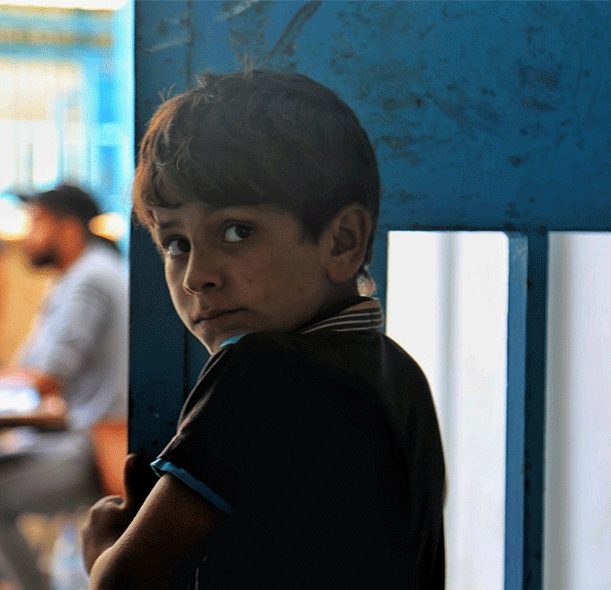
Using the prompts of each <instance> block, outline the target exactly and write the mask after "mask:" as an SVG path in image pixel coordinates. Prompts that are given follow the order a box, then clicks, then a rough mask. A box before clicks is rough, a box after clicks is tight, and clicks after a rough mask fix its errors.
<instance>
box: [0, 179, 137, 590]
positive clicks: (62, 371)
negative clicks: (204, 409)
mask: <svg viewBox="0 0 611 590" xmlns="http://www.w3.org/2000/svg"><path fill="white" fill-rule="evenodd" d="M22 198H23V199H24V200H25V201H26V203H27V207H28V209H29V213H30V217H31V222H32V223H31V229H30V232H29V235H28V236H27V238H26V239H25V242H24V249H25V252H26V254H27V257H28V258H29V260H30V262H31V264H32V265H33V266H34V267H52V268H54V269H56V270H57V271H58V273H59V277H58V279H57V281H56V283H55V284H54V285H53V287H52V289H51V291H50V293H49V295H48V297H47V299H46V301H45V303H44V305H43V306H42V309H41V311H40V313H39V315H38V317H37V319H36V322H35V325H34V328H33V330H32V332H31V333H30V335H29V337H28V339H27V341H26V342H25V344H24V345H23V347H22V348H21V350H20V351H19V354H18V355H17V364H16V365H15V366H14V367H10V368H8V369H4V370H2V371H0V381H1V382H4V383H5V384H7V383H8V384H10V383H13V384H21V385H24V386H34V387H35V388H36V389H37V390H38V392H39V393H40V395H41V398H42V400H43V401H42V405H41V406H42V407H43V408H44V411H43V412H39V414H42V415H45V416H46V417H47V418H50V420H47V421H46V423H45V421H44V420H43V425H46V426H52V427H53V428H55V429H57V427H58V425H59V424H61V423H62V422H63V423H64V424H63V426H64V428H63V429H62V430H55V431H46V432H41V431H38V430H36V431H35V430H33V429H31V428H30V429H24V428H13V429H11V430H10V431H9V432H8V433H7V431H5V433H4V434H5V436H8V439H10V445H12V446H11V450H9V451H7V450H6V448H5V450H4V453H3V450H2V441H1V439H0V490H1V493H0V553H1V555H0V563H2V561H3V560H2V557H3V558H4V561H5V562H8V565H9V568H10V569H12V570H13V572H12V573H13V575H15V576H16V577H17V578H18V579H19V581H20V582H21V584H22V585H23V586H24V587H25V588H30V587H31V588H36V589H37V590H40V589H41V588H44V587H45V581H44V578H43V577H41V575H40V574H39V573H38V572H37V571H36V566H35V561H33V559H35V556H33V554H32V553H31V551H30V550H29V546H28V545H27V543H26V542H25V540H24V539H23V538H22V537H21V535H20V533H19V531H18V529H17V527H16V526H15V519H16V517H17V516H18V515H19V514H20V513H23V512H55V511H61V510H68V509H70V508H72V507H77V506H79V505H81V504H82V503H83V502H87V501H89V500H90V499H91V498H92V497H94V496H96V495H97V494H98V493H99V492H98V488H97V480H96V477H95V464H94V459H93V452H92V448H91V443H90V437H89V429H90V427H91V426H93V425H94V424H96V423H97V422H98V421H100V420H101V419H102V418H105V417H111V416H113V417H118V416H125V415H126V413H127V399H126V398H127V370H128V358H127V357H128V340H127V337H128V336H127V335H128V283H127V273H126V269H125V265H124V264H123V262H122V259H121V257H120V254H119V251H118V249H117V248H116V246H114V244H113V243H111V242H108V241H107V240H103V239H101V238H98V237H96V236H94V235H92V234H91V232H90V230H89V222H90V221H91V219H92V218H94V217H95V216H97V215H98V214H99V213H100V210H99V208H98V205H97V204H96V202H95V201H94V200H93V198H92V197H91V196H90V195H89V194H88V193H86V192H84V191H83V190H81V189H80V188H78V187H76V186H71V185H67V184H63V185H60V186H58V187H56V188H55V189H53V190H50V191H46V192H43V193H39V194H36V195H33V196H31V197H22ZM24 296H27V294H24ZM38 418H40V416H39V417H38ZM32 423H33V424H35V423H36V421H33V422H32ZM0 567H1V566H0ZM1 573H2V572H1V571H0V574H1ZM1 578H2V576H1V575H0V579H1Z"/></svg>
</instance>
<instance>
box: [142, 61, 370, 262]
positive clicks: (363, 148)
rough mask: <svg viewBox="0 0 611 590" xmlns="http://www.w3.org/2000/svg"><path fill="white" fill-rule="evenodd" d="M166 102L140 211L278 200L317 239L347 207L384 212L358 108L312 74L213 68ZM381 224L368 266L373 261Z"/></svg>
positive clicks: (148, 155) (145, 170)
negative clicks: (220, 71) (188, 203)
mask: <svg viewBox="0 0 611 590" xmlns="http://www.w3.org/2000/svg"><path fill="white" fill-rule="evenodd" d="M198 82H199V85H198V86H197V87H196V88H194V89H192V90H188V91H187V92H184V93H182V94H179V95H178V96H175V97H173V98H171V99H169V100H168V101H166V102H165V103H163V104H162V105H161V106H160V107H159V109H158V110H157V112H156V113H155V115H154V116H153V118H152V120H151V122H150V124H149V127H148V130H147V132H146V133H145V135H144V137H143V139H142V142H141V144H140V155H139V161H138V166H137V168H136V176H135V181H134V191H133V193H134V211H135V213H136V215H137V217H138V219H139V220H140V221H141V222H142V223H144V224H145V225H147V226H148V227H151V226H153V225H154V219H153V217H152V215H151V211H150V206H161V207H172V206H174V205H175V204H176V203H177V202H179V201H184V200H196V201H201V202H203V203H205V204H206V205H209V206H211V207H227V206H236V205H263V204H268V205H276V206H278V207H279V208H280V209H283V210H286V211H288V212H289V213H292V214H293V215H294V216H295V217H296V218H297V219H299V220H300V221H301V223H302V224H303V227H304V228H305V230H306V232H307V234H308V235H309V236H310V237H311V238H312V239H314V240H317V239H318V238H319V237H320V235H321V233H322V231H323V230H324V229H325V227H326V226H327V224H328V223H329V222H330V221H331V220H332V219H333V217H334V216H335V215H336V213H337V212H338V211H340V210H341V209H342V208H343V207H345V206H346V205H349V204H360V205H362V206H363V207H364V208H365V209H366V210H367V211H368V212H369V214H370V215H371V220H372V225H373V228H375V224H376V221H377V217H378V208H379V195H380V182H379V176H378V168H377V163H376V159H375V154H374V152H373V148H372V146H371V143H370V141H369V138H368V137H367V134H366V133H365V131H364V130H363V128H362V127H361V125H360V124H359V122H358V120H357V118H356V116H355V114H354V113H353V112H352V110H351V109H350V108H349V107H348V106H347V105H346V104H345V103H344V102H343V101H342V100H340V99H339V98H338V97H337V96H336V95H335V94H334V93H333V92H332V91H330V90H329V89H328V88H325V87H324V86H322V85H321V84H319V83H317V82H315V81H313V80H311V79H310V78H308V77H307V76H304V75H301V74H293V73H280V72H272V71H264V70H254V71H250V72H243V73H231V74H222V75H216V74H205V75H203V76H201V77H200V78H199V80H198ZM373 234H374V231H373V229H372V232H371V236H370V238H369V243H368V247H367V254H366V257H365V261H364V263H363V268H362V269H361V271H362V272H364V266H365V265H366V264H368V263H369V262H370V261H371V255H372V245H373Z"/></svg>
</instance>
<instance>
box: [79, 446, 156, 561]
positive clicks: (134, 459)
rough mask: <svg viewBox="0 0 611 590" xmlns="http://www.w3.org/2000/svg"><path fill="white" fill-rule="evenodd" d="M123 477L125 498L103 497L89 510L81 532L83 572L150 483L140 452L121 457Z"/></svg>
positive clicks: (150, 474)
mask: <svg viewBox="0 0 611 590" xmlns="http://www.w3.org/2000/svg"><path fill="white" fill-rule="evenodd" d="M123 477H124V480H125V492H126V497H125V498H122V497H121V496H106V497H105V498H102V499H101V500H98V501H97V502H96V503H95V504H94V505H93V506H92V507H91V508H90V509H89V516H88V519H87V522H86V523H85V526H84V527H83V529H82V531H81V535H82V539H83V559H84V562H85V568H86V569H87V572H90V571H91V568H92V567H93V564H94V563H95V561H96V559H97V558H98V557H99V556H100V555H101V554H102V553H103V552H104V551H105V550H106V549H108V548H109V547H111V546H112V545H114V543H115V542H116V540H117V539H118V538H119V537H120V536H121V535H122V534H123V532H124V531H125V529H126V528H127V527H128V526H129V524H130V523H131V521H132V520H133V518H134V516H135V515H136V513H137V512H138V510H139V509H140V507H141V506H142V503H143V502H144V500H145V499H146V497H147V495H148V494H149V492H150V490H151V488H152V486H153V483H154V482H153V480H154V475H153V472H152V470H151V468H150V467H149V465H148V464H147V462H146V461H145V460H144V458H143V457H142V456H141V455H137V454H135V453H132V454H130V455H128V456H127V458H126V459H125V467H124V472H123Z"/></svg>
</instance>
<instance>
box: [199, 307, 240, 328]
mask: <svg viewBox="0 0 611 590" xmlns="http://www.w3.org/2000/svg"><path fill="white" fill-rule="evenodd" d="M237 311H240V310H239V309H218V310H210V311H207V312H205V313H201V314H198V315H197V316H195V317H194V318H193V319H192V322H193V324H194V325H196V324H199V323H201V322H210V321H212V320H216V319H217V318H220V317H223V316H226V315H229V314H232V313H235V312H237Z"/></svg>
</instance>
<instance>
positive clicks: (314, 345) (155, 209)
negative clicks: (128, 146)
mask: <svg viewBox="0 0 611 590" xmlns="http://www.w3.org/2000/svg"><path fill="white" fill-rule="evenodd" d="M378 201H379V179H378V172H377V165H376V161H375V156H374V153H373V150H372V147H371V145H370V142H369V140H368V138H367V135H366V133H365V132H364V131H363V129H362V128H361V126H360V125H359V123H358V121H357V119H356V117H355V115H354V113H353V112H352V111H351V110H350V109H349V108H348V107H347V105H346V104H344V103H343V102H342V101H341V100H340V99H338V98H337V96H336V95H335V94H333V93H332V92H331V91H330V90H328V89H327V88H325V87H323V86H321V85H320V84H318V83H316V82H314V81H312V80H310V79H309V78H307V77H305V76H302V75H298V74H281V73H274V72H266V71H253V72H249V73H245V74H241V73H238V74H228V75H206V76H204V77H203V78H202V80H201V83H200V86H199V87H198V88H196V89H194V90H190V91H188V92H185V93H183V94H181V95H179V96H176V97H174V98H172V99H170V100H169V101H167V102H166V103H164V104H163V105H162V106H161V107H160V108H159V110H158V111H157V113H156V114H155V116H154V117H153V119H152V121H151V123H150V125H149V128H148V131H147V133H146V135H145V137H144V138H143V140H142V144H141V148H140V159H139V163H138V168H137V171H136V179H135V183H134V202H135V211H136V213H137V215H138V217H139V219H140V220H141V221H142V222H143V223H144V224H146V225H147V227H148V228H149V229H150V231H151V234H152V236H153V238H154V240H155V242H156V243H157V244H158V246H159V248H160V251H161V253H162V257H163V260H164V265H165V276H166V280H167V283H168V287H169V290H170V294H171V297H172V301H173V303H174V306H175V308H176V311H177V312H178V315H179V316H180V318H181V320H182V321H183V322H184V323H185V325H186V326H187V328H188V329H189V330H190V331H191V332H192V333H193V334H194V335H195V336H196V337H197V338H198V339H199V340H200V341H201V342H202V344H203V345H204V346H205V347H206V348H207V349H208V350H209V352H210V353H211V355H212V356H211V358H210V360H209V361H208V363H207V364H206V366H205V368H204V371H203V373H202V375H201V376H200V379H199V382H198V384H197V385H196V387H195V388H194V390H193V391H192V392H191V395H190V396H189V398H188V399H187V401H186V402H185V405H184V407H183V410H182V413H181V416H180V420H179V424H178V430H177V434H176V435H175V436H174V438H173V439H172V440H171V441H170V442H169V443H168V445H167V446H166V448H165V449H164V450H163V452H162V453H161V454H160V455H159V457H158V458H157V459H156V460H155V461H154V463H153V468H154V469H155V471H156V472H157V474H158V475H159V477H160V479H159V481H158V482H157V483H156V485H155V486H154V488H153V490H152V491H151V492H150V494H148V497H146V499H145V500H144V503H143V504H142V505H141V506H140V500H139V496H141V495H142V493H141V492H140V491H139V490H138V478H137V477H136V476H135V473H136V471H137V470H136V459H135V458H134V457H133V456H131V457H129V458H128V462H127V465H126V484H127V489H128V493H127V496H128V497H127V498H126V500H125V501H122V500H121V499H118V498H106V499H103V500H101V501H100V502H98V504H96V506H94V507H93V508H92V510H91V513H90V521H89V524H88V525H87V527H86V528H85V530H84V541H85V559H86V563H87V567H88V568H91V588H94V589H96V588H130V589H134V588H146V589H152V588H180V587H185V586H186V585H187V584H188V583H190V584H192V585H191V587H192V588H223V589H228V588H235V589H250V588H253V589H254V588H257V589H258V588H265V589H276V588H278V589H289V588H299V589H301V588H304V589H305V588H308V589H310V588H311V589H323V588H351V589H354V588H380V589H393V588H402V589H426V590H435V589H438V588H442V587H443V585H444V542H443V518H442V504H443V496H444V467H443V456H442V450H441V443H440V437H439V430H438V426H437V420H436V417H435V412H434V408H433V404H432V400H431V396H430V392H429V389H428V386H427V382H426V379H425V377H424V375H423V373H422V372H421V370H420V368H419V367H418V366H417V365H416V363H415V362H414V361H413V360H412V359H411V357H409V356H408V355H407V354H406V353H405V352H404V351H403V350H401V348H399V346H398V345H397V344H395V343H394V342H392V341H391V340H389V339H388V338H387V337H385V336H384V335H383V334H381V333H380V332H379V328H380V327H381V326H382V313H381V310H380V307H379V305H378V303H377V301H376V300H375V299H372V298H370V297H363V296H360V295H359V285H360V286H361V287H362V286H363V285H367V284H368V283H369V281H370V279H369V277H368V275H367V271H366V266H367V264H368V263H369V262H370V260H371V254H372V243H373V230H374V227H375V223H376V218H377V213H378Z"/></svg>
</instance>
